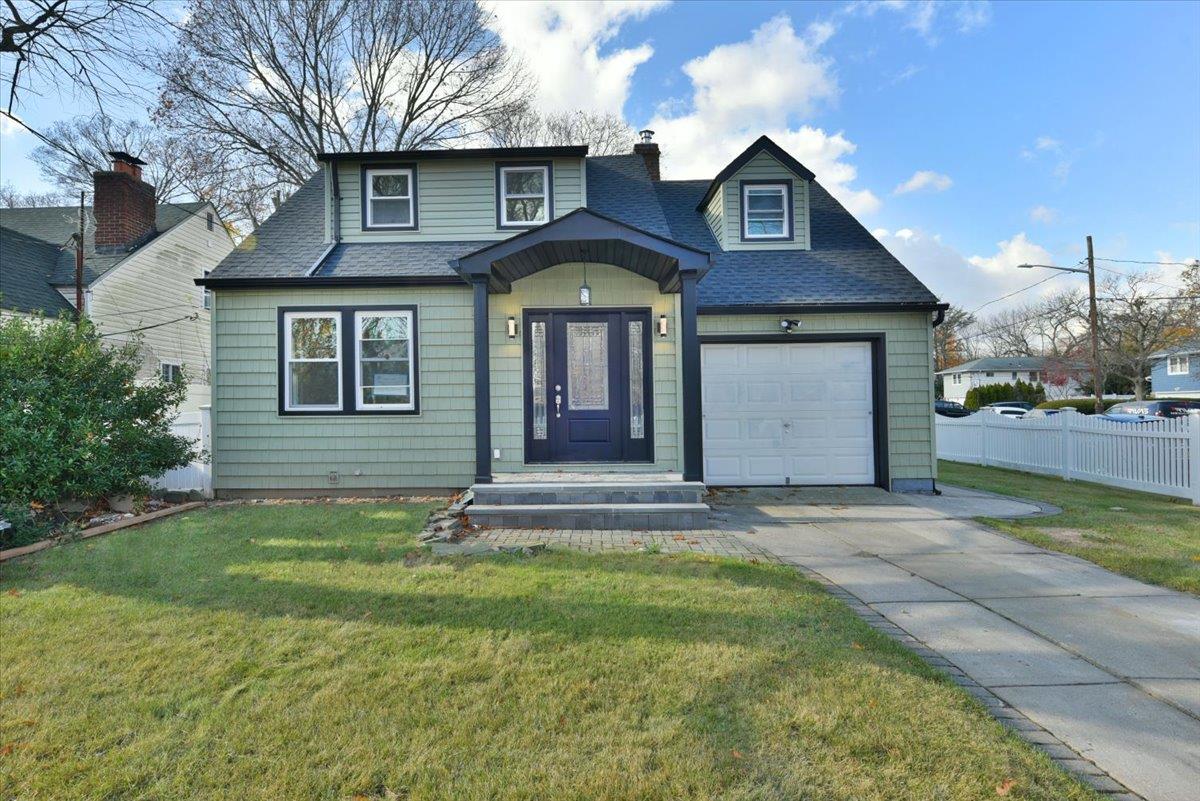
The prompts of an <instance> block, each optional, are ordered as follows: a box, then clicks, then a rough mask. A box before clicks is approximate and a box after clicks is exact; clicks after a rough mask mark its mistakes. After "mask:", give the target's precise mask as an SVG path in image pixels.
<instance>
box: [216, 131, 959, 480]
mask: <svg viewBox="0 0 1200 801" xmlns="http://www.w3.org/2000/svg"><path fill="white" fill-rule="evenodd" d="M651 135H652V132H648V131H647V132H643V134H642V141H641V142H639V143H637V144H636V145H635V146H634V149H633V151H634V152H632V153H630V154H628V155H617V156H599V157H590V156H588V155H587V148H586V147H585V146H563V147H520V148H502V149H458V150H418V151H404V152H382V153H381V152H369V153H336V154H335V153H330V154H325V155H322V156H321V157H320V163H321V169H320V170H319V171H318V172H317V173H316V174H315V175H313V176H312V178H311V179H310V180H309V181H308V182H307V183H305V184H304V185H303V186H302V187H301V188H300V189H299V190H298V191H296V192H295V193H294V194H293V195H292V196H291V198H289V199H288V201H287V202H286V203H284V204H283V206H282V207H281V208H280V209H279V210H278V211H277V212H276V213H275V214H274V215H273V216H272V217H271V218H270V219H268V220H267V221H266V222H265V223H264V224H263V225H262V226H261V227H260V228H259V230H258V231H257V232H256V233H255V235H253V236H251V237H248V238H247V240H246V241H245V242H243V243H242V244H241V245H239V247H238V248H237V249H235V250H234V252H233V253H231V254H230V255H229V256H228V257H227V258H226V259H225V261H224V262H222V263H221V265H220V266H219V267H218V268H217V269H216V270H215V271H214V272H213V273H212V275H210V276H209V277H208V278H207V279H205V280H202V281H200V282H199V283H200V284H202V285H203V286H205V287H207V288H208V289H210V290H212V291H213V293H214V295H215V307H214V312H213V326H214V343H215V344H214V358H213V365H214V371H215V372H214V381H215V383H214V388H215V391H214V395H213V429H214V437H213V463H214V485H215V490H216V493H217V495H218V496H219V497H237V496H262V495H316V494H330V493H337V494H381V493H394V492H397V491H411V490H415V489H421V488H462V487H466V486H468V485H471V484H476V485H477V486H478V487H486V486H487V485H488V484H489V483H490V482H493V481H500V480H508V481H512V480H513V479H514V477H516V478H519V477H520V476H522V475H526V476H528V475H530V474H543V475H544V474H546V473H555V474H559V473H565V472H570V471H586V472H587V473H604V474H609V475H610V476H611V478H612V479H613V480H616V479H617V478H620V477H621V476H622V475H628V474H631V473H638V474H642V475H643V476H646V475H662V474H671V475H676V476H677V475H678V474H681V475H682V479H684V480H685V481H688V482H700V481H704V482H707V483H708V484H709V485H756V484H757V485H785V484H866V485H878V486H881V487H885V488H889V489H893V490H931V489H933V486H934V478H935V466H936V457H935V450H934V442H933V422H932V402H933V367H932V347H933V346H932V340H933V326H934V325H935V324H936V323H937V322H938V321H939V320H940V316H941V314H942V312H943V311H944V309H945V306H944V305H942V304H940V303H939V302H938V299H937V298H936V297H935V296H934V295H933V294H932V293H931V292H930V291H929V290H928V289H926V288H925V286H923V285H922V284H921V282H920V281H918V280H917V279H916V278H915V277H914V276H913V275H912V274H911V273H909V272H908V270H906V269H905V268H904V266H903V265H902V264H900V262H899V261H897V260H896V259H895V258H894V257H893V256H892V255H891V254H890V253H888V251H887V250H886V249H884V248H883V247H882V246H881V245H880V244H879V242H877V241H876V240H875V239H874V238H873V237H872V236H871V234H870V233H868V231H867V230H866V229H865V228H864V227H863V226H862V225H861V224H859V222H858V221H857V220H856V219H855V218H854V217H853V216H851V215H850V214H849V213H848V212H847V211H846V210H845V208H843V207H842V206H841V204H839V203H838V202H837V201H836V200H835V199H834V198H833V197H832V196H831V195H830V194H829V192H828V191H827V190H826V189H825V188H824V187H823V186H822V185H821V184H820V183H819V181H818V180H817V178H816V176H814V175H813V173H812V172H811V171H810V170H808V169H807V168H806V167H805V166H804V165H803V164H801V163H800V162H798V161H797V160H796V159H795V158H793V157H792V156H790V155H789V154H788V153H786V152H785V151H784V150H783V149H782V148H780V147H779V146H778V145H776V144H775V143H774V142H772V141H771V140H770V139H768V138H767V137H765V136H764V137H762V138H760V139H758V140H757V141H756V142H754V143H753V144H751V145H750V147H748V148H747V149H746V150H745V151H744V152H743V153H741V154H740V155H739V156H738V157H737V158H736V159H734V160H733V161H732V162H731V163H730V164H728V165H727V166H726V167H725V168H724V169H722V170H721V171H720V173H718V174H717V175H716V176H715V177H713V178H712V179H711V180H700V181H668V180H662V179H661V176H660V167H659V158H660V152H659V147H658V144H657V143H654V142H653V141H652V140H651ZM497 486H498V485H497Z"/></svg>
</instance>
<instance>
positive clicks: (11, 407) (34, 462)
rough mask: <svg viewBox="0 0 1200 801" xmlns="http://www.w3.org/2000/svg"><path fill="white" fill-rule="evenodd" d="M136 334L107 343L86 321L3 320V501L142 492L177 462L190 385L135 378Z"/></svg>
mask: <svg viewBox="0 0 1200 801" xmlns="http://www.w3.org/2000/svg"><path fill="white" fill-rule="evenodd" d="M140 365H141V357H140V356H139V354H138V347H137V343H136V342H130V343H127V344H123V345H115V346H113V345H111V343H107V342H104V341H103V340H102V339H101V338H100V337H99V336H98V335H97V334H96V331H95V329H94V328H93V327H92V325H91V324H90V323H88V322H87V321H83V322H82V323H80V324H79V325H76V324H75V323H74V322H72V321H70V320H57V321H47V320H40V319H32V320H28V319H22V318H18V317H12V318H9V319H8V320H5V321H4V322H2V323H0V501H4V502H7V503H10V504H16V505H18V506H25V507H28V506H29V505H30V504H31V503H32V504H38V505H41V506H46V507H54V506H57V505H58V504H60V503H62V502H63V501H65V500H68V499H82V500H93V499H96V498H99V497H103V496H108V495H114V494H126V493H138V492H143V491H145V490H146V489H147V486H146V477H147V476H157V475H160V474H161V473H162V472H164V471H165V470H169V469H171V468H174V467H180V466H182V465H185V464H187V463H188V461H189V460H190V459H191V457H192V453H191V443H190V442H189V441H188V440H187V439H186V438H184V437H178V436H175V435H173V434H172V433H171V421H172V420H173V419H174V417H175V410H176V409H177V408H178V406H179V403H180V401H182V400H183V396H184V394H185V392H186V391H187V388H186V387H185V385H184V384H183V383H182V381H178V382H175V383H165V382H162V381H157V380H156V381H152V382H150V383H146V384H139V383H137V381H136V378H137V373H138V369H139V367H140Z"/></svg>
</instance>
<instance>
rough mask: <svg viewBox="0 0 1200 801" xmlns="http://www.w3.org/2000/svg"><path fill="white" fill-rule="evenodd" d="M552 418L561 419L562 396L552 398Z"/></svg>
mask: <svg viewBox="0 0 1200 801" xmlns="http://www.w3.org/2000/svg"><path fill="white" fill-rule="evenodd" d="M554 416H555V417H562V395H555V396H554Z"/></svg>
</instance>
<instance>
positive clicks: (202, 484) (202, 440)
mask: <svg viewBox="0 0 1200 801" xmlns="http://www.w3.org/2000/svg"><path fill="white" fill-rule="evenodd" d="M171 433H172V434H177V435H179V436H184V437H187V438H188V439H190V440H191V441H192V442H194V443H196V444H197V445H198V446H199V447H200V448H201V449H202V450H203V451H204V453H206V454H207V453H211V452H212V411H211V409H210V408H209V407H208V406H202V407H201V408H200V411H198V412H181V413H180V414H179V416H178V417H176V418H175V422H174V423H172V424H171ZM150 483H151V484H152V485H153V486H155V487H158V488H159V489H165V490H180V491H197V492H201V493H203V494H204V497H206V498H211V497H212V464H211V463H209V462H208V461H202V460H197V461H194V462H192V463H191V464H188V465H185V466H183V467H177V468H175V469H174V470H168V471H167V472H165V473H163V474H162V475H161V476H159V477H158V478H155V479H152V480H151V482H150Z"/></svg>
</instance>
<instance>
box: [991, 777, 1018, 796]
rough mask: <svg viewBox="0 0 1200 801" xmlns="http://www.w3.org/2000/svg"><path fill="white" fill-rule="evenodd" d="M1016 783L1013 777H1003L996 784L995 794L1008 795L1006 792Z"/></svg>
mask: <svg viewBox="0 0 1200 801" xmlns="http://www.w3.org/2000/svg"><path fill="white" fill-rule="evenodd" d="M1016 783H1017V782H1016V781H1015V780H1013V779H1005V780H1004V781H1002V782H1000V783H999V784H997V785H996V795H1008V792H1009V791H1010V790H1012V788H1013V786H1014V785H1016Z"/></svg>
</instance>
